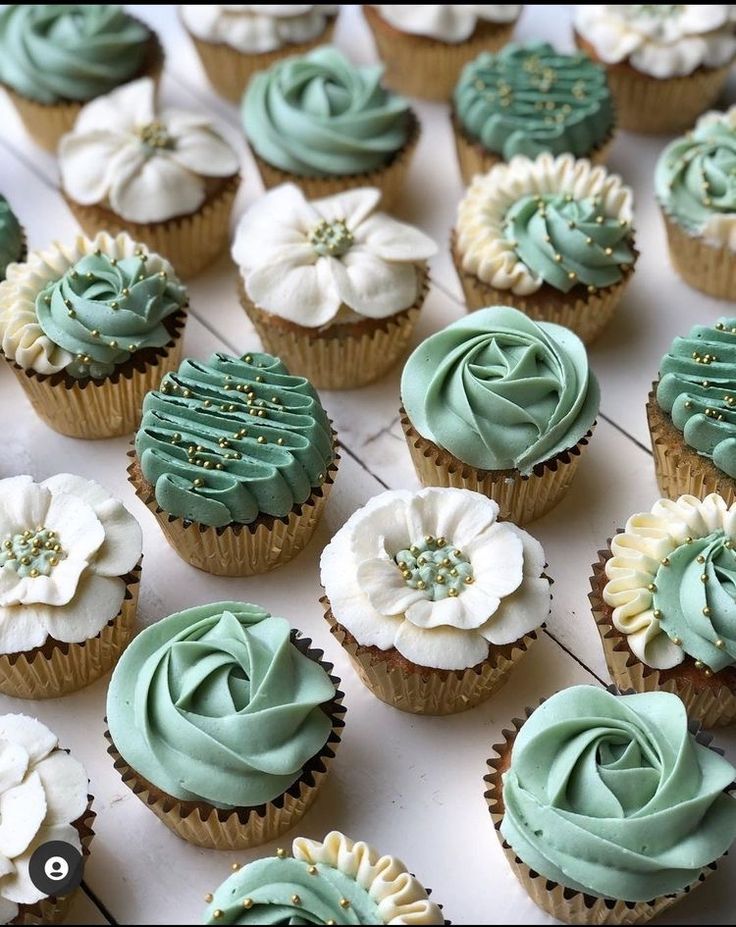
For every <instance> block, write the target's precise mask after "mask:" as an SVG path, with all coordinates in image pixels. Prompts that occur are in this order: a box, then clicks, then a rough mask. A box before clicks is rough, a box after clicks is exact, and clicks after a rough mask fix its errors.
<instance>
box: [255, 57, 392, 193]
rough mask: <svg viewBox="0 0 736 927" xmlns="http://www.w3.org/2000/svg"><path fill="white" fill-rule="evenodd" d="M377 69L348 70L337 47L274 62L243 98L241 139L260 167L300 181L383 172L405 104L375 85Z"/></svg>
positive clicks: (378, 79) (378, 78)
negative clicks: (245, 140)
mask: <svg viewBox="0 0 736 927" xmlns="http://www.w3.org/2000/svg"><path fill="white" fill-rule="evenodd" d="M382 74H383V66H382V65H363V66H358V65H354V64H352V63H351V62H350V61H348V59H347V58H346V57H345V56H344V55H343V54H342V53H341V52H339V51H338V50H337V49H336V48H332V47H330V46H323V47H321V48H317V49H315V50H314V51H311V52H309V53H308V54H306V55H302V56H295V57H292V58H285V59H283V60H282V61H277V62H276V64H274V65H272V67H270V68H269V69H268V70H267V71H259V72H258V73H257V74H255V75H254V76H253V77H252V78H251V81H250V83H249V84H248V89H247V90H246V92H245V96H244V97H243V110H242V113H243V124H244V126H245V133H246V135H247V136H248V141H249V142H250V144H251V145H252V147H253V149H254V150H255V151H256V153H257V154H258V155H260V157H261V158H263V160H264V161H267V162H268V163H269V164H271V165H273V166H274V167H278V168H281V170H283V171H288V172H289V173H291V174H297V175H299V176H302V177H334V176H343V175H346V174H362V173H364V172H365V171H372V170H375V169H376V168H379V167H383V166H384V165H385V164H386V163H387V162H388V161H390V159H391V158H392V156H393V155H395V154H396V152H397V151H399V150H400V149H401V148H402V147H403V146H404V144H405V143H406V141H407V139H408V137H409V127H410V110H409V103H408V102H407V101H406V100H405V99H403V98H402V97H400V96H397V95H396V94H395V93H392V92H391V91H390V90H385V89H384V88H383V87H382V86H381V75H382Z"/></svg>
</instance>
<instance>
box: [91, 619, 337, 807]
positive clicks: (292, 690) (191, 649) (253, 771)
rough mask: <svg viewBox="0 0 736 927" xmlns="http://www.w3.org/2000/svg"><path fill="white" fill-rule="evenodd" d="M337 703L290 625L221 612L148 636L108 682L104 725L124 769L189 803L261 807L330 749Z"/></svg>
mask: <svg viewBox="0 0 736 927" xmlns="http://www.w3.org/2000/svg"><path fill="white" fill-rule="evenodd" d="M334 697H335V687H334V685H333V684H332V682H331V680H330V678H329V676H328V675H327V673H326V672H325V671H324V670H323V669H322V667H321V666H320V665H319V664H318V663H315V662H314V661H313V660H310V659H309V658H308V657H306V656H304V655H303V654H302V653H300V652H299V650H297V648H296V647H295V646H294V645H293V644H292V643H291V642H290V629H289V624H288V622H287V621H286V620H285V619H284V618H274V617H273V616H271V615H269V613H268V612H266V611H264V610H263V609H262V608H259V607H258V606H257V605H248V604H245V603H242V602H218V603H215V604H213V605H200V606H197V607H196V608H190V609H187V610H186V611H183V612H178V613H177V614H175V615H169V617H168V618H163V619H162V620H161V621H157V622H156V623H155V624H153V625H151V626H150V627H148V628H146V629H145V630H143V631H141V633H140V634H139V635H138V636H137V637H136V638H134V640H133V642H132V643H131V644H130V645H129V646H128V648H127V650H126V651H125V652H124V653H123V656H122V657H121V659H120V662H119V663H118V665H117V666H116V668H115V671H114V673H113V675H112V679H111V680H110V688H109V691H108V694H107V721H108V726H109V729H110V735H111V736H112V739H113V742H114V744H115V746H116V747H117V750H118V752H119V753H120V755H121V756H122V757H123V759H124V760H125V761H126V762H127V763H128V765H130V766H131V767H132V768H133V769H134V770H136V772H138V773H139V774H140V775H141V776H143V777H144V778H145V779H147V780H148V781H149V782H151V783H153V785H155V786H157V787H158V788H159V789H162V790H163V791H164V792H167V793H168V794H169V795H171V796H173V797H174V798H179V799H181V800H182V801H206V802H207V803H209V804H211V805H214V806H215V807H217V808H236V807H237V808H240V807H255V806H258V805H261V804H263V803H265V802H269V801H272V800H273V799H274V798H276V797H277V796H278V795H281V794H282V793H283V792H285V791H286V790H287V789H288V788H289V786H290V785H292V783H293V782H295V781H296V780H297V779H298V778H299V776H300V774H301V772H302V768H303V767H304V765H305V763H307V761H308V760H310V759H311V758H312V757H314V756H315V755H316V754H318V753H319V752H320V750H321V749H322V747H323V746H324V745H325V743H326V742H327V739H328V737H329V735H330V731H331V729H332V722H331V721H330V719H329V717H328V716H327V714H326V713H325V712H324V711H323V710H322V708H321V707H320V706H321V705H323V704H324V703H326V702H329V701H330V700H331V699H333V698H334Z"/></svg>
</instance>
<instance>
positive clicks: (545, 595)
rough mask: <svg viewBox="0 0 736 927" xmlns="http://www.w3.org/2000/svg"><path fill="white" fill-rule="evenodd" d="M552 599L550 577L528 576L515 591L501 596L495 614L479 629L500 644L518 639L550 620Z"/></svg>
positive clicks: (494, 642)
mask: <svg viewBox="0 0 736 927" xmlns="http://www.w3.org/2000/svg"><path fill="white" fill-rule="evenodd" d="M550 601H551V596H550V589H549V581H548V580H546V579H532V578H531V577H527V578H526V579H525V580H524V582H523V583H522V584H521V586H520V587H519V588H518V589H517V590H516V592H514V593H513V595H510V596H507V597H506V598H505V599H501V604H500V605H499V607H498V609H497V610H496V612H495V614H494V615H493V617H492V618H491V619H490V621H488V622H487V624H485V625H483V627H481V628H479V629H478V632H479V633H480V634H482V635H483V637H485V639H486V640H487V641H490V643H492V644H497V645H498V646H501V645H503V644H510V643H512V642H513V641H518V640H519V638H521V637H523V636H524V635H525V634H528V633H529V632H530V631H533V630H534V629H535V628H538V627H539V626H540V625H541V624H543V623H544V622H545V621H546V620H547V617H548V616H549V606H550Z"/></svg>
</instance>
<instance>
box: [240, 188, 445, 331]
mask: <svg viewBox="0 0 736 927" xmlns="http://www.w3.org/2000/svg"><path fill="white" fill-rule="evenodd" d="M380 198H381V193H380V191H379V190H375V189H372V188H361V189H357V190H347V191H345V192H344V193H338V194H337V195H335V196H328V197H325V198H324V199H321V200H311V201H309V200H307V199H306V198H305V197H304V194H303V193H302V192H301V190H299V188H298V187H295V186H293V185H292V184H284V185H283V186H280V187H277V188H276V189H275V190H272V191H271V192H270V193H267V194H266V195H265V196H262V197H261V198H260V199H258V200H257V201H256V203H255V204H254V205H253V206H252V207H251V208H250V209H249V210H248V211H247V212H246V213H245V215H244V216H243V218H242V219H241V220H240V224H239V225H238V230H237V233H236V235H235V242H234V244H233V250H232V253H233V259H234V260H235V262H236V263H237V264H238V266H239V267H240V272H241V274H242V276H243V281H244V283H245V289H246V292H247V293H248V296H249V297H250V299H251V300H252V301H253V302H254V303H255V304H256V305H257V306H258V307H259V308H261V309H265V310H266V312H270V313H272V314H273V315H278V316H281V317H282V318H285V319H289V321H291V322H296V323H297V324H298V325H304V326H306V327H308V328H319V327H320V326H322V325H327V324H328V323H330V322H332V321H333V320H334V319H335V317H336V316H337V314H338V312H339V310H340V308H341V307H342V306H347V307H348V309H352V310H353V312H355V313H357V314H358V315H360V316H367V317H369V318H373V319H383V318H386V317H387V316H390V315H394V314H395V313H397V312H401V311H402V310H403V309H408V308H409V307H410V306H412V305H413V303H414V302H415V301H416V298H417V296H418V295H419V289H420V286H421V276H420V274H419V273H418V267H417V265H418V264H419V263H420V262H423V261H425V260H426V259H427V258H429V257H431V256H432V255H433V254H434V253H435V252H436V251H437V248H436V246H435V244H434V242H433V241H432V240H431V239H430V238H428V237H427V236H426V235H425V234H424V233H423V232H420V231H419V229H416V228H414V227H413V226H411V225H406V224H405V223H403V222H397V221H396V219H392V218H391V217H390V216H387V215H386V214H385V213H382V212H376V206H377V205H378V201H379V199H380Z"/></svg>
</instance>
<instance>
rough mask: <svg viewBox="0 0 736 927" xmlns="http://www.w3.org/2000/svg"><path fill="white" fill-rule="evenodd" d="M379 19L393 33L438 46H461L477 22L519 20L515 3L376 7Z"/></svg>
mask: <svg viewBox="0 0 736 927" xmlns="http://www.w3.org/2000/svg"><path fill="white" fill-rule="evenodd" d="M376 9H377V10H378V12H379V13H380V14H381V17H382V18H383V19H385V20H386V22H387V23H389V24H390V25H392V26H393V27H394V28H395V29H399V30H401V32H409V33H411V34H412V35H424V36H427V37H429V38H432V39H439V40H440V41H441V42H452V43H455V42H464V41H465V40H466V39H469V38H470V36H471V35H472V34H473V32H474V31H475V27H476V25H477V23H478V20H479V19H480V20H485V21H486V22H492V23H510V22H513V21H514V20H515V19H517V17H518V16H519V13H520V12H521V4H516V3H503V4H492V3H475V4H471V3H464V4H453V3H416V4H411V3H405V4H396V5H393V4H376Z"/></svg>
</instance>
